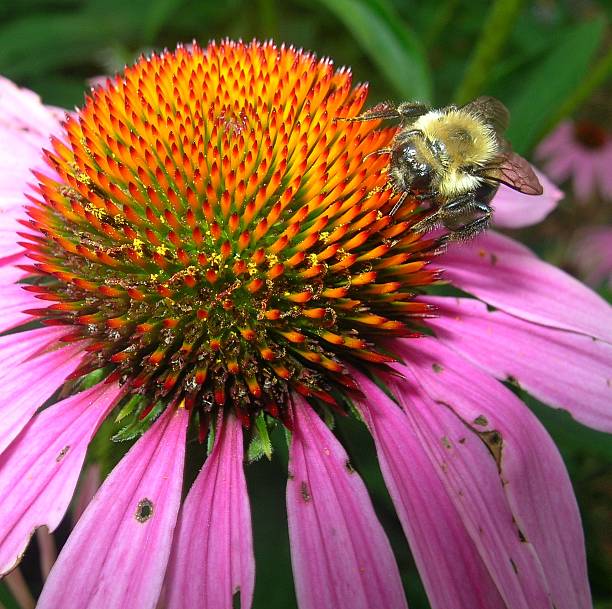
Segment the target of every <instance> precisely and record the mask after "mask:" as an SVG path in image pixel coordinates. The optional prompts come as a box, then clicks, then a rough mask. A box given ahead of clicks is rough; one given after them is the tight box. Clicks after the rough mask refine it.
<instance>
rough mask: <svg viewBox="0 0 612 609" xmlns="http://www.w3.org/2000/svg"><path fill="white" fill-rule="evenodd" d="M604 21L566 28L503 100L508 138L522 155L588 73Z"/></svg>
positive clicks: (535, 140)
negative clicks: (509, 116) (508, 114)
mask: <svg viewBox="0 0 612 609" xmlns="http://www.w3.org/2000/svg"><path fill="white" fill-rule="evenodd" d="M604 26H605V22H604V20H603V19H595V20H593V21H589V22H587V23H582V24H580V25H578V26H574V27H572V28H571V29H570V30H568V31H567V32H566V33H565V34H564V35H563V36H562V37H561V38H560V40H559V42H558V43H557V44H556V46H555V47H554V48H553V49H552V50H551V51H549V53H548V54H547V55H546V56H545V57H544V58H543V59H542V60H541V61H540V62H538V63H536V64H535V65H534V66H533V68H532V69H531V70H530V71H529V72H527V73H525V74H524V75H523V78H522V82H523V85H522V86H521V88H520V89H519V90H518V91H517V93H516V94H515V95H514V96H513V97H511V98H510V99H509V100H507V101H506V105H507V106H508V108H509V109H510V112H511V114H512V121H511V123H510V129H509V131H508V138H509V139H510V140H511V141H512V143H513V146H514V149H515V150H516V151H517V152H519V153H522V154H525V153H526V152H527V151H528V150H530V149H531V147H532V146H533V145H534V144H535V143H536V142H537V141H538V139H539V137H540V136H541V135H542V133H543V132H544V131H545V129H546V127H547V125H548V123H549V121H550V119H551V117H552V116H554V115H555V114H556V112H557V110H558V109H559V108H560V107H561V106H562V104H563V103H564V102H565V100H566V99H567V98H568V97H570V96H571V95H572V94H573V93H574V90H575V89H576V87H577V86H578V85H579V83H580V82H581V80H582V79H583V77H584V75H585V74H586V73H587V72H588V70H589V66H590V64H591V61H592V59H593V56H594V54H595V52H596V51H597V49H598V48H599V46H600V43H601V40H602V36H603V33H604Z"/></svg>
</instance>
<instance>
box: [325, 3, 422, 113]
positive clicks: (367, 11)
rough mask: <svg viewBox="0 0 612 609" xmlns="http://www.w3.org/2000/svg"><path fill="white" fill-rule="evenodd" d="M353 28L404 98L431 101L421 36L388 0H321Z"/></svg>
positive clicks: (368, 52)
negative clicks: (408, 24)
mask: <svg viewBox="0 0 612 609" xmlns="http://www.w3.org/2000/svg"><path fill="white" fill-rule="evenodd" d="M319 2H321V3H322V4H324V5H325V6H326V7H327V8H328V9H329V10H330V11H332V12H333V13H334V14H335V15H336V16H337V17H338V18H339V19H340V21H342V22H343V23H344V25H345V26H346V27H347V28H348V29H349V30H350V31H351V32H352V34H353V36H354V37H355V38H356V39H357V41H358V42H359V44H360V45H361V47H362V48H363V50H364V51H365V52H366V53H367V54H368V56H369V57H370V59H371V60H372V61H373V62H374V63H375V64H376V65H377V66H378V68H379V69H380V71H381V72H382V74H384V76H385V77H386V78H387V80H388V81H389V83H391V84H392V85H393V86H394V88H395V89H396V90H397V92H398V94H399V95H401V96H402V98H403V99H418V100H421V101H429V100H431V97H432V91H431V79H430V75H429V69H428V65H427V62H426V59H425V53H424V50H423V47H422V45H421V42H420V40H419V39H418V37H417V36H416V34H415V33H414V32H412V31H411V30H410V29H409V28H408V26H407V25H405V24H404V23H402V21H401V18H400V17H399V16H398V15H397V13H396V12H395V11H394V9H393V8H392V6H390V5H388V4H387V3H386V2H385V0H359V1H355V0H319Z"/></svg>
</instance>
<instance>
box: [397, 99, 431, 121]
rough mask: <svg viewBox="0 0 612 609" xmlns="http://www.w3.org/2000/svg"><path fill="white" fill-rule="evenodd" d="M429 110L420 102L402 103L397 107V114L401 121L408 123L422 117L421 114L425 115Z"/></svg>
mask: <svg viewBox="0 0 612 609" xmlns="http://www.w3.org/2000/svg"><path fill="white" fill-rule="evenodd" d="M429 110H430V108H429V106H427V105H426V104H423V103H421V102H404V103H403V104H400V105H399V106H398V107H397V113H398V114H399V115H400V116H401V117H402V119H404V120H408V121H410V120H412V119H413V118H418V117H419V116H423V114H427V113H428V112H429Z"/></svg>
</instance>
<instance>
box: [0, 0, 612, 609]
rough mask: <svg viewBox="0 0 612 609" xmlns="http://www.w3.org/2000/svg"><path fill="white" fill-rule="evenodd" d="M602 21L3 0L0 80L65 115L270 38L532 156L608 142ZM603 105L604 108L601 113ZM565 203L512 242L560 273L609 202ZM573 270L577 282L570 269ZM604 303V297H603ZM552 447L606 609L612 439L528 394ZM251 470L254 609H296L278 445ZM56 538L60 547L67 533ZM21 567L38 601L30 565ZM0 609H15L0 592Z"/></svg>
mask: <svg viewBox="0 0 612 609" xmlns="http://www.w3.org/2000/svg"><path fill="white" fill-rule="evenodd" d="M607 8H609V7H606V6H605V5H604V4H603V3H601V2H597V1H595V0H593V1H589V0H573V1H565V2H561V1H556V0H538V1H535V2H525V1H521V0H498V1H496V2H487V1H485V0H471V1H462V0H441V1H429V2H419V1H417V0H284V1H282V2H281V0H227V1H226V2H217V1H212V0H210V1H209V0H129V1H126V0H19V1H18V2H14V1H12V0H0V73H2V74H4V75H6V76H8V77H9V78H11V79H13V80H15V81H16V82H18V83H19V84H21V85H23V86H27V87H29V88H31V89H33V90H35V91H37V92H38V93H40V95H41V96H42V97H43V100H44V101H45V102H46V103H49V104H54V105H58V106H62V107H66V108H69V107H72V106H74V105H79V104H81V103H82V100H83V94H84V91H85V90H86V86H87V83H88V80H89V79H91V78H92V77H95V76H98V75H103V74H112V73H114V72H115V71H118V70H120V69H121V68H122V67H123V65H124V64H125V63H129V62H131V61H132V60H133V59H134V58H136V57H137V56H138V55H140V54H141V53H146V52H148V51H150V50H152V49H161V48H163V47H168V48H172V47H174V46H175V45H176V44H177V42H189V41H191V40H192V39H197V40H198V41H199V42H200V43H201V44H206V42H207V41H208V40H209V39H212V38H217V39H219V38H223V37H226V36H228V37H231V38H242V39H244V40H249V39H251V38H253V37H257V38H273V39H275V40H276V41H278V42H287V43H292V44H294V45H296V46H298V47H305V48H308V49H311V50H314V51H316V52H317V53H318V54H319V55H329V56H331V57H333V58H334V60H335V62H336V64H337V65H343V64H344V65H350V66H352V69H353V73H354V75H355V79H356V80H359V81H363V80H368V81H369V82H370V83H371V97H370V100H371V102H372V103H374V102H376V101H380V100H384V99H391V100H396V101H400V100H404V99H419V100H423V101H428V102H431V103H432V104H434V105H446V104H448V103H450V102H452V101H454V102H457V103H463V102H465V101H467V100H469V99H472V98H473V97H475V96H477V95H479V94H481V93H487V94H491V95H495V96H498V97H500V98H501V99H502V100H504V102H505V103H506V104H507V105H508V107H509V108H510V110H511V113H512V122H511V128H510V132H509V137H510V139H511V140H512V141H513V144H514V147H515V149H517V150H518V151H520V152H521V153H523V154H526V155H529V154H530V152H531V151H532V150H533V147H534V146H535V145H536V144H537V143H538V142H539V141H540V139H541V138H542V136H543V135H544V134H546V133H547V132H548V131H549V130H550V129H552V128H553V127H554V126H555V124H556V123H557V122H558V121H559V120H561V119H562V118H564V117H567V116H585V115H588V116H589V117H590V118H591V119H592V120H595V121H596V122H599V123H600V124H602V125H603V126H604V127H606V128H608V129H609V112H610V104H609V101H608V100H609V94H610V87H609V76H610V72H611V69H612V51H611V49H610V45H609V38H610V32H609V25H608V20H607ZM602 100H603V103H602ZM577 209H578V208H576V206H575V204H574V202H573V201H572V199H571V196H570V197H568V198H567V199H566V201H565V202H564V203H563V204H562V205H561V206H560V208H559V209H558V210H557V211H556V212H555V213H554V214H553V216H552V217H551V218H550V220H549V221H548V222H547V223H546V224H545V226H546V228H535V229H532V230H529V231H522V232H521V234H520V235H519V237H520V238H521V239H523V240H524V241H527V242H529V243H530V244H531V245H532V247H534V248H535V249H537V250H538V251H539V253H540V254H541V255H543V256H544V257H546V258H548V259H550V260H552V261H553V262H555V263H557V264H561V265H563V263H564V260H565V259H564V251H565V247H566V245H567V241H568V239H569V237H570V236H571V234H572V232H573V231H574V230H575V229H576V227H577V225H579V224H580V223H581V222H584V221H591V222H592V221H593V218H595V221H600V222H608V223H610V222H611V218H610V215H611V214H610V202H608V203H607V204H605V203H604V202H602V201H595V202H592V203H591V204H590V207H582V208H581V209H580V211H577ZM570 270H571V269H570ZM608 296H609V294H608ZM523 397H524V398H525V399H526V400H527V401H528V402H529V404H530V405H531V406H532V407H533V408H534V410H535V412H536V413H537V414H538V416H540V417H541V419H542V420H543V422H544V423H545V424H546V425H547V427H548V428H549V430H550V431H551V433H552V435H553V436H554V438H555V440H556V441H557V442H558V444H559V446H560V449H561V452H562V453H563V455H564V457H565V459H566V462H567V464H568V467H569V470H570V473H571V475H572V477H573V480H574V481H575V486H576V492H577V494H578V498H579V502H580V505H581V509H582V511H583V515H584V520H585V528H586V533H587V540H588V551H589V562H590V572H591V576H592V585H593V593H594V597H595V601H596V607H597V608H598V609H610V608H612V533H611V531H612V476H611V474H610V469H611V468H610V465H612V442H610V440H609V437H608V438H606V437H605V436H604V435H603V434H598V433H596V432H593V431H590V430H587V429H586V428H584V427H581V426H580V425H578V424H576V423H574V422H573V421H572V420H571V419H570V418H569V416H564V415H563V414H561V413H553V412H552V411H550V410H549V409H547V408H545V407H544V406H542V405H539V404H536V403H535V402H534V400H532V399H531V398H529V396H523ZM337 431H338V433H339V435H340V436H341V437H342V439H343V440H344V442H345V445H346V446H347V448H348V450H349V452H350V454H351V460H352V462H353V463H354V464H355V465H356V467H357V469H358V470H359V471H360V473H361V474H362V475H363V476H364V478H365V479H366V483H367V484H368V488H369V489H370V491H371V494H372V497H373V501H374V503H375V506H376V508H377V511H378V513H379V515H380V517H381V520H382V521H383V523H384V525H385V528H386V529H387V531H388V533H389V535H390V538H391V542H392V544H393V546H394V549H395V551H396V556H397V558H398V562H399V565H400V569H401V571H402V575H403V578H404V582H405V585H406V589H407V592H408V595H409V599H410V606H411V607H412V608H413V609H425V608H426V607H428V604H427V600H426V598H425V595H424V593H423V589H422V586H421V584H420V582H419V578H418V574H417V572H416V569H415V567H414V563H413V561H412V558H411V557H410V553H409V550H408V548H407V544H406V542H405V539H404V537H403V534H402V531H401V527H400V526H399V523H398V521H397V519H396V517H395V515H394V512H393V508H392V505H391V502H390V499H389V496H388V494H387V491H386V489H385V487H384V484H383V482H382V479H381V475H380V472H379V470H378V466H377V464H376V459H375V454H374V450H373V446H372V443H371V440H370V439H369V436H368V434H367V433H366V432H365V431H364V429H363V428H362V427H361V426H359V425H358V424H357V423H355V422H353V421H342V422H341V423H340V425H339V428H338V430H337ZM273 441H274V442H275V444H276V455H275V457H276V458H275V459H273V461H272V462H268V461H267V460H265V459H264V460H261V461H259V462H257V463H256V464H254V465H252V466H251V467H249V468H247V476H248V483H249V490H250V493H251V497H252V506H253V519H254V532H255V547H256V553H257V588H256V597H255V609H276V608H279V609H280V608H282V609H290V608H291V607H293V606H295V598H294V593H293V585H292V580H291V566H290V560H289V544H288V537H287V533H286V529H285V527H284V525H283V521H284V520H285V519H286V514H285V507H284V486H285V475H286V463H284V462H283V451H284V455H285V456H284V459H285V461H286V448H283V447H284V441H283V438H282V437H280V436H279V437H277V438H273ZM60 536H61V535H60ZM31 554H32V557H31V558H30V562H26V564H25V566H24V570H25V572H26V574H27V576H28V577H29V578H30V581H31V582H32V586H33V587H34V588H35V589H36V588H37V587H39V586H40V581H39V580H38V579H37V575H36V573H37V568H36V565H35V558H34V556H35V553H31ZM0 602H1V603H3V604H4V605H5V606H6V607H7V608H9V609H11V608H12V607H16V604H15V602H14V599H12V597H11V596H10V594H9V592H8V591H7V589H6V588H3V587H1V586H0Z"/></svg>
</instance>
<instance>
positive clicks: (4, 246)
mask: <svg viewBox="0 0 612 609" xmlns="http://www.w3.org/2000/svg"><path fill="white" fill-rule="evenodd" d="M23 186H24V188H25V182H24V183H23ZM24 202H25V198H23V197H21V196H20V200H19V202H18V203H12V201H11V202H10V203H9V202H7V200H6V197H0V258H2V259H6V258H10V257H11V256H15V255H16V254H22V253H23V252H24V248H23V246H21V245H19V243H18V241H20V240H21V241H23V239H22V238H21V237H19V235H17V231H23V229H24V226H22V225H21V224H20V223H19V221H20V220H24V219H26V218H27V214H26V211H25V209H24V207H23V203H24Z"/></svg>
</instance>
